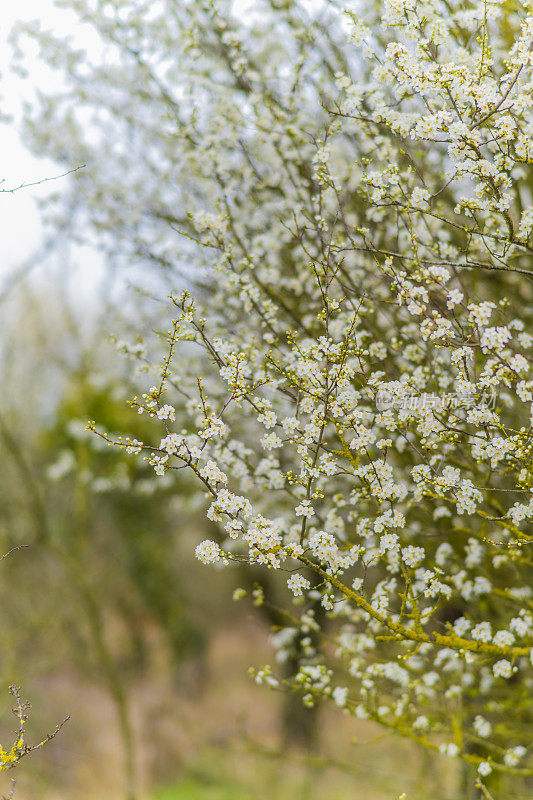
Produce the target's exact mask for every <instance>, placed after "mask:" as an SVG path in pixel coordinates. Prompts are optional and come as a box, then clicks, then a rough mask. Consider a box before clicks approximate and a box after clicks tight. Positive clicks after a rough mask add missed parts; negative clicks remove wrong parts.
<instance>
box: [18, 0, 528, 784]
mask: <svg viewBox="0 0 533 800" xmlns="http://www.w3.org/2000/svg"><path fill="white" fill-rule="evenodd" d="M63 5H67V6H69V7H73V8H76V9H77V10H78V11H79V12H80V13H83V14H86V15H87V18H88V19H90V20H91V21H92V22H93V23H94V24H95V25H96V26H97V28H98V29H99V31H100V34H101V35H102V36H103V37H104V39H105V38H106V37H107V40H108V41H109V42H112V43H113V45H114V46H115V48H116V51H114V52H115V57H116V54H117V52H118V53H121V54H122V55H123V56H124V61H123V63H122V64H119V65H118V66H117V67H116V68H114V67H111V69H110V76H106V80H107V81H108V83H107V84H106V83H105V82H104V83H103V84H102V81H104V76H103V75H102V74H101V72H98V71H96V72H95V75H96V77H97V78H98V80H96V81H94V82H92V83H91V82H90V80H89V79H87V77H86V73H85V72H84V71H83V69H82V67H81V65H82V64H84V63H85V62H83V61H82V56H81V55H80V54H79V53H72V52H70V53H69V54H68V56H66V55H65V56H64V57H65V58H67V57H68V58H69V59H71V60H73V67H72V69H73V72H74V78H73V87H74V88H73V89H72V91H71V92H70V93H69V92H67V93H66V94H65V95H64V97H62V98H59V99H58V98H55V99H52V100H50V101H47V102H45V104H44V106H43V108H42V109H41V112H40V115H38V116H37V117H36V118H35V120H34V122H33V123H32V127H33V141H34V145H35V146H36V147H39V146H41V147H42V144H43V140H42V137H43V136H44V137H45V145H46V146H47V149H48V151H49V152H52V153H55V154H56V155H58V154H60V153H61V152H62V151H60V149H59V147H60V143H59V138H58V136H57V134H55V133H54V129H55V130H57V122H58V119H64V120H66V121H67V122H68V124H69V126H71V127H70V128H69V130H72V132H73V142H75V143H77V144H72V145H71V147H72V150H71V153H74V152H76V146H78V145H79V142H80V141H82V142H83V143H84V144H83V147H84V148H85V149H83V148H81V149H83V154H82V157H83V160H84V161H87V162H88V164H89V168H88V169H87V170H86V171H84V173H83V174H82V175H80V176H79V178H78V179H77V181H76V182H75V183H74V184H73V185H74V187H75V191H77V192H81V193H82V197H83V202H82V203H81V207H82V208H83V213H84V214H87V215H88V218H89V219H90V220H91V222H92V224H93V228H94V229H96V230H98V229H99V228H100V229H104V231H105V234H106V237H107V238H106V241H107V242H109V241H111V243H112V244H111V248H115V249H116V250H121V249H122V255H124V253H126V254H129V255H131V256H133V257H135V258H143V259H145V260H146V263H148V262H150V261H152V262H154V261H157V262H158V263H159V264H161V265H163V266H167V267H177V268H179V269H180V270H181V272H182V275H183V277H182V279H181V283H182V288H181V289H178V290H176V291H174V292H173V293H172V294H171V304H172V307H173V309H174V313H173V321H172V323H171V325H170V328H169V331H168V334H167V336H166V339H167V344H168V348H167V351H166V355H165V357H164V359H163V362H162V365H161V366H160V369H159V377H158V379H157V381H155V382H154V385H153V386H152V387H151V388H149V389H148V390H147V391H146V392H145V393H144V394H143V395H142V397H139V398H135V399H134V400H133V403H132V404H133V406H135V407H136V408H137V410H138V411H139V413H144V414H148V415H150V416H151V417H153V419H154V437H153V439H152V440H150V441H145V442H140V441H137V440H131V439H130V440H128V439H121V438H117V437H113V436H111V435H109V434H107V433H103V432H101V431H100V435H103V436H105V437H107V438H108V439H109V441H110V442H115V443H116V444H118V445H119V446H123V447H126V448H127V449H128V451H130V452H131V453H135V454H138V456H139V457H144V458H148V459H149V461H150V463H151V464H152V465H153V467H154V470H155V472H156V474H158V475H165V474H167V473H169V472H171V471H172V470H182V469H187V470H189V471H191V472H192V473H194V475H195V476H196V479H197V481H198V486H199V488H200V490H202V491H203V492H204V493H205V495H206V497H207V499H208V507H207V512H206V513H207V516H208V518H209V519H210V520H212V521H213V522H215V523H216V524H217V525H218V528H219V530H220V536H218V538H216V539H215V538H214V539H213V540H206V541H203V542H201V543H200V544H199V545H198V547H197V550H196V552H197V556H198V558H199V559H200V560H201V561H203V562H205V563H206V564H217V565H220V566H231V565H232V564H233V563H235V562H237V563H243V562H245V563H247V564H255V565H260V566H261V567H262V568H263V569H264V570H274V571H277V572H279V573H280V574H282V575H284V577H285V578H286V582H287V604H288V605H287V609H289V610H288V611H287V615H288V618H290V625H289V629H288V632H286V633H285V635H284V636H283V637H280V638H279V642H280V647H281V648H283V647H286V646H288V643H290V640H291V637H296V636H298V637H300V640H301V641H302V642H303V648H304V652H303V659H302V660H301V662H300V666H299V668H298V670H297V671H296V673H295V674H294V675H293V676H291V677H289V678H287V677H284V678H279V677H278V676H277V675H276V671H275V670H274V669H272V668H271V667H269V666H265V667H263V668H261V669H257V670H256V671H255V676H256V679H257V681H258V682H265V683H267V684H270V685H273V686H276V687H277V686H283V687H285V688H287V689H291V690H294V691H297V692H299V693H301V695H302V699H303V702H304V704H307V705H313V704H315V703H317V702H318V701H320V700H331V701H332V702H333V703H334V704H336V706H338V707H339V708H340V709H342V710H343V711H344V713H346V714H351V715H354V716H355V717H359V718H370V719H373V720H375V721H377V722H378V723H380V724H381V725H382V726H384V727H385V728H388V729H391V730H393V731H396V732H397V733H398V734H401V735H403V736H407V737H409V738H411V739H413V740H415V741H416V742H418V743H420V744H421V745H423V746H424V747H426V748H428V749H429V750H434V751H440V752H442V753H444V754H446V755H447V756H450V757H451V758H459V759H462V761H463V762H464V763H465V764H466V766H467V768H468V769H470V770H471V772H472V775H473V776H475V775H477V776H478V777H477V780H478V781H479V782H480V787H481V789H480V791H482V792H483V793H485V795H486V797H490V796H491V795H490V793H491V792H496V791H502V792H503V791H505V788H504V787H506V786H507V787H510V786H515V787H522V790H523V791H525V792H527V789H526V788H524V787H526V786H527V782H528V780H529V779H530V776H531V775H533V763H532V762H531V754H530V753H529V752H528V745H529V742H530V739H531V731H532V721H533V720H532V714H531V703H530V694H531V688H532V685H533V684H532V679H533V666H532V653H533V650H532V648H533V614H532V610H533V599H532V596H531V589H530V586H529V582H530V577H531V566H532V564H531V560H530V546H531V541H532V538H531V523H530V520H531V517H532V516H533V499H532V485H533V472H532V469H531V461H532V457H531V453H532V447H533V428H532V421H531V408H532V401H533V373H532V362H531V346H532V344H533V337H532V336H531V335H530V334H529V333H528V331H527V327H528V325H529V324H530V322H531V317H532V313H531V312H532V298H533V294H532V291H531V280H532V276H533V272H532V270H531V258H532V253H533V240H532V233H533V207H532V206H531V190H532V181H531V168H530V160H531V155H532V152H533V150H532V147H533V142H532V139H531V136H532V130H533V117H532V113H531V107H532V103H533V96H532V92H533V80H532V79H533V75H532V55H531V44H532V41H533V16H531V15H530V14H531V12H532V10H533V9H531V8H530V3H529V2H527V1H526V2H522V3H518V2H517V3H511V2H500V1H499V0H494V1H492V2H489V0H484V1H483V2H479V1H478V0H471V2H465V3H461V4H459V5H458V7H456V6H454V5H452V4H448V3H446V2H442V0H385V2H384V3H383V4H380V5H379V7H376V8H369V9H367V10H366V11H364V12H361V11H360V10H359V9H358V7H356V5H357V6H358V4H354V5H353V7H352V8H348V9H347V10H343V9H340V8H339V9H337V8H336V4H335V3H326V4H324V5H318V6H317V8H316V9H314V10H313V9H312V10H311V11H309V12H308V14H309V15H308V16H306V12H305V11H304V4H303V2H302V3H300V2H274V0H272V2H271V3H265V4H264V5H261V6H260V5H259V4H258V5H257V7H256V6H254V7H253V9H249V16H248V19H249V20H251V21H248V22H244V21H238V19H237V17H236V16H232V15H231V13H230V10H229V9H228V8H227V4H218V3H215V2H191V3H184V4H183V5H180V6H177V5H176V4H174V3H172V2H170V1H169V2H161V3H157V4H155V5H154V6H153V10H149V9H148V8H146V9H141V10H139V9H138V4H130V3H128V2H118V0H116V1H115V2H113V3H102V4H96V9H94V8H92V5H93V4H90V3H83V2H75V0H70V2H67V3H63ZM100 5H101V6H102V8H100ZM134 5H135V8H134ZM141 5H142V4H141ZM89 6H91V10H90V11H89V10H88V8H89ZM221 6H224V8H221ZM143 10H144V11H145V12H146V13H145V15H144V14H143ZM259 12H261V14H260V13H259ZM365 15H366V16H365ZM273 20H274V21H275V22H276V26H275V27H274V28H273V27H272V23H273ZM156 31H157V38H156V37H155V32H156ZM281 31H283V35H281ZM273 32H274V35H273ZM41 41H43V38H42V37H41ZM171 44H172V48H175V49H174V52H172V48H171V46H170V45H171ZM44 45H45V46H46V47H48V48H52V49H53V47H54V45H53V43H50V42H49V41H48V42H47V41H46V40H45V41H44ZM55 52H56V53H57V52H58V51H57V50H56V51H55ZM176 53H179V58H178V56H177V55H176ZM69 63H70V62H69ZM124 65H126V66H127V67H128V69H126V68H125V66H124ZM85 67H86V65H85V66H84V69H85ZM114 69H115V72H113V70H114ZM128 70H129V72H128ZM95 75H93V77H95ZM135 76H137V78H141V77H142V78H143V81H144V82H142V81H139V84H138V87H137V88H136V89H134V88H133V87H132V86H131V83H129V81H131V80H133V79H134V78H135ZM126 84H127V86H126ZM102 85H107V86H109V85H113V87H114V90H115V94H114V95H113V96H112V98H110V100H109V103H110V106H111V111H110V112H109V113H110V114H111V120H112V124H113V125H121V124H123V125H125V126H129V128H130V130H131V131H134V132H136V133H137V134H138V139H136V138H135V136H132V138H131V141H132V148H133V149H135V148H136V147H137V146H138V142H139V139H140V140H142V146H143V147H145V148H146V149H145V150H143V153H145V155H144V159H145V162H144V163H145V166H146V164H147V165H148V171H147V172H146V171H145V172H144V173H143V171H142V170H141V169H138V167H137V165H136V164H131V170H130V171H128V173H127V174H126V175H119V176H118V179H117V169H118V168H119V165H120V164H123V165H125V164H127V165H128V169H129V165H130V155H131V154H130V153H128V152H127V151H126V149H125V148H124V149H123V150H121V146H120V145H116V143H115V141H114V140H113V141H112V140H111V139H109V141H107V142H105V147H104V152H103V158H102V160H101V161H100V159H99V157H100V149H99V148H101V142H102V140H101V139H99V138H98V137H96V138H95V144H94V150H91V146H90V142H89V141H88V137H87V136H86V135H84V131H83V127H81V123H80V122H76V120H75V119H74V117H72V118H70V117H69V118H68V119H67V118H66V117H65V116H63V114H64V111H63V110H64V109H65V108H67V109H68V108H69V105H68V103H69V102H71V99H72V96H73V95H74V96H76V97H81V100H82V102H84V103H86V104H87V105H88V106H89V107H90V108H92V109H93V110H94V109H98V103H99V102H100V101H99V96H98V91H99V88H98V87H101V86H102ZM147 85H149V86H150V87H151V90H153V94H154V97H153V101H152V106H151V108H152V110H153V115H152V116H150V115H149V114H145V115H143V114H142V113H141V112H140V111H136V108H137V107H135V106H132V107H128V108H126V106H125V103H124V97H126V96H131V93H133V96H136V97H137V98H138V99H139V100H141V99H142V97H141V95H142V92H145V91H146V88H145V87H146V86H147ZM65 103H66V105H65ZM142 107H143V106H138V108H142ZM102 113H103V112H102ZM95 114H96V112H95ZM94 119H97V117H96V116H95V118H94ZM106 119H107V118H106ZM108 124H109V123H108V121H106V125H108ZM30 126H31V124H30ZM43 130H44V133H43ZM100 130H102V128H100ZM151 135H154V136H155V137H156V138H155V140H154V142H148V141H147V138H148V137H149V136H151ZM46 137H48V138H46ZM143 137H144V138H143ZM158 137H160V139H158ZM61 147H65V144H64V133H63V132H62V133H61ZM115 150H116V152H115ZM70 157H72V156H70ZM91 158H92V164H93V166H92V169H91V168H90V164H91ZM112 158H113V159H115V160H114V161H113V160H111V161H110V159H112ZM97 161H98V163H97ZM111 163H113V164H114V165H115V171H114V173H113V174H112V175H110V174H109V171H107V172H106V170H108V168H109V165H110V164H111ZM170 165H171V167H172V169H171V167H170ZM141 175H144V176H146V175H148V176H149V177H150V179H149V180H148V179H146V177H143V178H142V179H141ZM111 181H116V187H117V188H115V189H114V190H113V194H112V195H111V196H109V195H108V196H106V195H105V192H104V190H103V187H104V188H105V187H106V186H107V187H109V186H111ZM112 185H113V186H115V183H113V184H112ZM132 192H133V193H134V194H135V195H136V201H135V202H134V203H132V202H131V198H132ZM128 199H129V202H128ZM78 201H79V195H78ZM169 223H170V225H171V226H172V228H173V230H169V228H168V224H169ZM165 226H167V227H165ZM108 234H111V236H108ZM173 280H174V283H175V282H176V279H175V278H173ZM92 426H93V427H95V429H96V430H97V431H98V430H99V429H98V425H97V422H96V425H95V426H94V425H92ZM157 426H159V428H160V429H161V435H159V433H158V431H157ZM291 596H292V597H293V600H292V601H291V600H290V597H291ZM256 601H257V602H260V593H258V594H257V596H256ZM317 604H319V606H320V608H322V609H323V614H321V615H318V614H317V613H316V608H317ZM322 643H324V644H325V646H322ZM473 780H475V778H473ZM487 787H488V788H487ZM502 796H506V795H502Z"/></svg>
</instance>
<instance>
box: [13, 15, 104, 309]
mask: <svg viewBox="0 0 533 800" xmlns="http://www.w3.org/2000/svg"><path fill="white" fill-rule="evenodd" d="M33 19H39V20H41V22H42V23H43V27H46V28H52V29H54V30H55V31H56V32H59V33H70V32H71V31H72V30H73V28H74V23H75V18H74V16H73V15H71V14H70V13H66V12H65V11H60V10H58V9H57V8H55V6H54V3H53V0H17V1H16V2H14V3H10V2H7V0H4V2H0V76H1V77H0V98H1V99H0V103H1V106H0V108H1V111H2V113H4V114H9V115H13V116H14V121H13V122H12V123H7V124H4V123H2V124H0V152H1V153H2V160H1V166H0V179H3V184H2V186H3V187H4V188H11V187H15V186H18V185H19V184H21V183H31V182H34V181H39V180H42V179H43V178H50V177H53V176H55V175H58V174H60V173H61V172H62V171H63V170H64V167H61V166H58V165H57V164H54V163H53V162H51V161H49V160H47V159H37V158H35V157H34V156H32V155H31V153H29V152H28V150H26V149H25V147H24V145H23V144H22V141H21V137H20V135H19V132H18V125H17V118H18V116H19V110H20V102H21V99H22V96H23V93H24V91H26V92H27V90H28V86H27V85H26V86H24V83H23V82H22V81H21V80H20V79H19V78H17V77H16V76H14V75H12V74H10V63H9V62H10V47H9V46H8V44H7V38H8V36H9V32H10V30H11V28H12V27H13V25H14V24H15V23H16V22H17V21H18V20H24V21H27V20H33ZM76 32H77V34H78V35H79V33H80V27H79V25H76ZM82 35H83V34H82ZM29 70H30V75H29V83H31V81H32V78H33V77H35V80H36V81H37V79H38V82H39V85H40V86H42V85H43V72H44V70H43V66H42V65H41V64H39V62H38V61H37V59H35V60H32V61H30V63H29ZM45 74H48V73H45ZM46 80H49V81H51V78H46ZM47 88H48V87H47ZM49 88H50V89H55V88H57V84H56V85H54V84H53V83H51V82H50V86H49ZM49 188H50V184H49V185H46V184H45V185H44V186H41V187H28V188H25V189H21V190H20V191H18V192H16V193H15V194H2V193H0V296H1V294H2V287H5V286H6V285H7V284H8V282H9V278H10V276H11V275H13V274H14V272H15V271H17V268H20V266H21V264H23V263H24V261H26V260H27V259H28V258H29V257H30V256H31V255H32V254H33V253H35V252H36V251H37V250H38V247H39V243H40V242H41V241H42V237H43V230H42V227H41V225H40V221H39V211H38V208H37V203H36V200H37V198H38V197H42V196H43V195H44V196H45V195H46V192H47V191H48V190H49ZM54 188H57V187H54ZM77 260H78V262H79V264H80V270H79V276H78V277H79V280H80V288H81V289H82V291H85V290H86V289H87V288H88V287H89V286H91V284H93V283H94V281H95V280H96V279H97V278H98V275H99V273H100V274H101V263H100V264H98V263H96V262H95V258H94V254H92V255H89V254H87V253H83V252H82V253H79V254H77ZM89 261H90V265H89Z"/></svg>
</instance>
